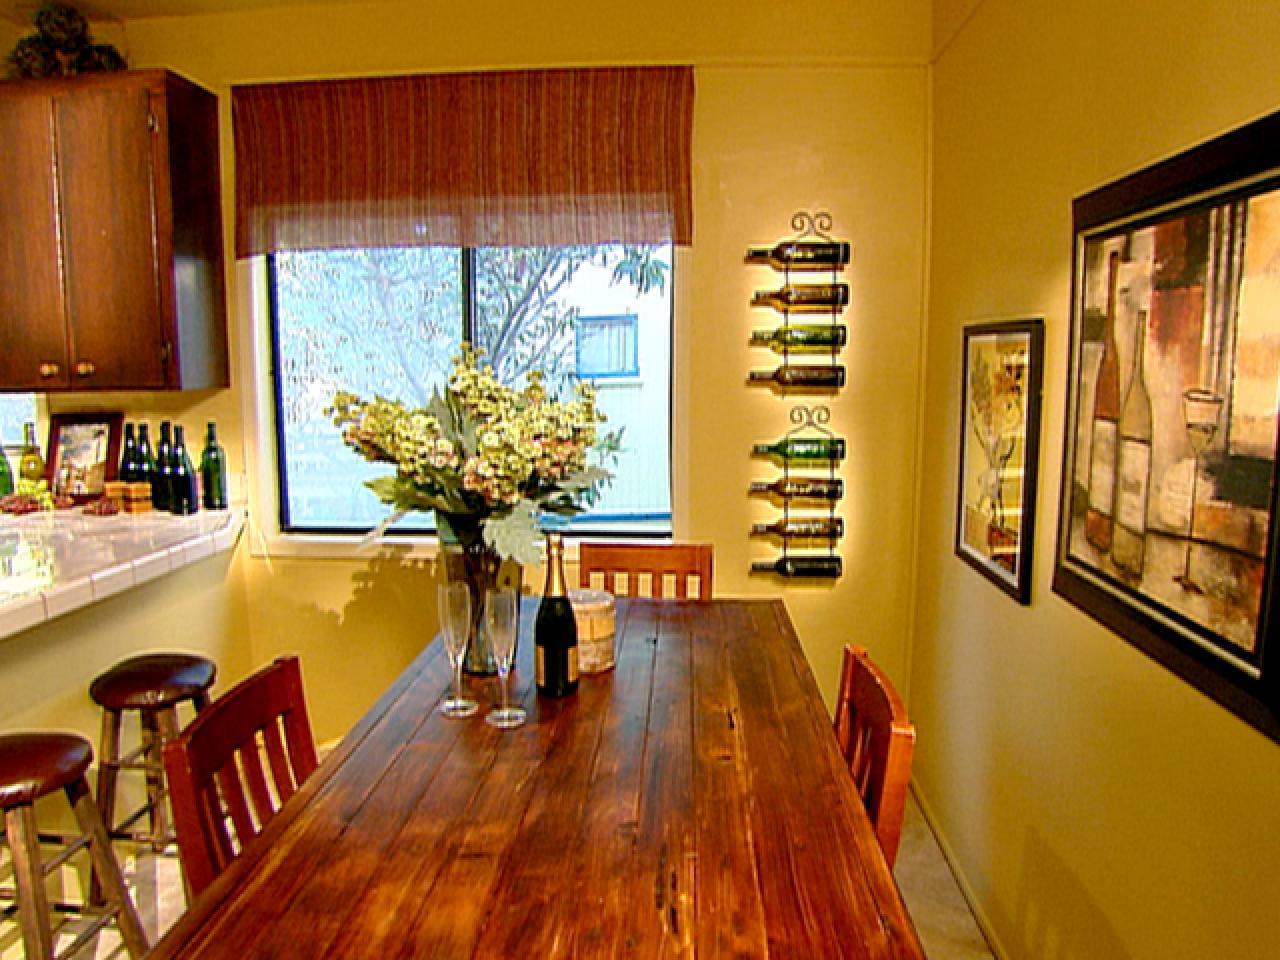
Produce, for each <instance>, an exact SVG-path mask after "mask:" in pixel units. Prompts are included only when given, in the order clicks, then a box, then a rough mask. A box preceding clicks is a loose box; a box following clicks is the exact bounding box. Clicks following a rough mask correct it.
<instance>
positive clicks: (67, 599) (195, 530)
mask: <svg viewBox="0 0 1280 960" xmlns="http://www.w3.org/2000/svg"><path fill="white" fill-rule="evenodd" d="M245 520H246V511H245V509H244V508H243V507H232V508H231V509H230V510H205V511H201V512H200V513H196V514H194V515H192V516H189V517H175V516H172V515H171V514H165V513H145V514H137V515H128V514H119V515H117V516H114V517H87V516H85V515H84V514H82V513H81V512H79V511H74V512H72V511H56V512H54V513H52V514H41V515H37V514H28V515H27V516H23V517H10V516H5V517H3V518H0V557H3V556H5V554H6V552H7V553H8V554H9V555H11V556H16V555H17V554H18V551H19V550H22V551H25V553H26V555H27V556H28V557H29V556H30V555H31V554H32V552H38V553H39V555H40V557H41V558H42V560H41V562H42V564H43V565H44V566H43V568H42V569H44V570H46V571H51V577H50V575H49V573H48V572H46V573H45V575H44V576H43V579H41V578H40V577H35V578H31V577H28V578H27V579H26V580H25V581H24V582H21V583H20V582H19V580H18V578H17V577H16V576H12V577H11V576H7V575H6V573H5V571H4V569H3V568H0V638H2V637H8V636H11V635H13V634H15V633H19V632H21V631H23V630H29V629H31V628H32V627H35V626H38V625H39V624H41V623H44V622H45V621H46V620H52V619H53V618H55V617H60V616H62V615H63V614H66V613H70V612H71V611H73V610H78V609H80V608H81V607H85V606H88V605H89V604H91V603H93V602H95V601H97V600H102V599H103V598H105V597H109V596H112V595H114V594H117V593H121V592H122V591H125V590H129V589H131V588H133V587H135V586H138V585H141V584H143V583H147V582H148V581H151V580H154V579H156V578H157V577H161V576H164V575H165V574H167V573H171V572H173V571H175V570H178V569H180V568H182V567H185V566H187V565H189V564H192V563H196V562H197V561H199V560H204V559H206V558H208V557H212V556H215V555H216V554H219V553H224V552H226V551H228V550H231V549H232V548H233V547H234V546H235V545H236V543H237V542H238V541H239V539H240V534H241V532H242V531H243V530H244V526H245Z"/></svg>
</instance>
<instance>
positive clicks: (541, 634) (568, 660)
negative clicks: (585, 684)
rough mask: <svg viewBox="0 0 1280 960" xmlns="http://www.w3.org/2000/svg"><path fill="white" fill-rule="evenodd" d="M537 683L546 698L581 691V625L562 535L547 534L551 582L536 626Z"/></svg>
mask: <svg viewBox="0 0 1280 960" xmlns="http://www.w3.org/2000/svg"><path fill="white" fill-rule="evenodd" d="M533 644H534V658H535V661H534V666H535V677H534V679H535V683H536V684H537V687H538V693H539V694H541V695H542V696H544V697H567V696H568V695H569V694H571V693H577V691H578V622H577V620H576V619H574V616H573V606H572V605H571V604H570V603H569V591H568V589H567V587H566V586H565V578H564V546H563V544H562V542H561V539H560V534H558V533H556V532H554V531H552V532H548V533H547V582H546V587H545V588H544V589H543V591H542V602H541V603H540V604H539V605H538V616H537V619H536V620H535V621H534V627H533Z"/></svg>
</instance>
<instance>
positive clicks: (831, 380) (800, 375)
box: [747, 363, 844, 387]
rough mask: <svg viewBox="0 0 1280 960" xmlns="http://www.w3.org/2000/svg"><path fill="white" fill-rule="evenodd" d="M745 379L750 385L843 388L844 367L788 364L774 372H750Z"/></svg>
mask: <svg viewBox="0 0 1280 960" xmlns="http://www.w3.org/2000/svg"><path fill="white" fill-rule="evenodd" d="M747 379H748V380H750V381H751V382H752V383H766V382H769V381H772V382H773V383H776V384H777V385H778V386H780V387H843V386H844V367H842V366H840V365H839V364H835V365H832V364H825V363H823V364H796V363H788V364H784V365H782V366H781V367H778V369H776V370H752V371H751V372H750V373H749V374H747Z"/></svg>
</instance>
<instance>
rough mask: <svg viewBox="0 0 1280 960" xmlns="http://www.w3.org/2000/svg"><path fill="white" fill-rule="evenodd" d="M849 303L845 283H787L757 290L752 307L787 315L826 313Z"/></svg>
mask: <svg viewBox="0 0 1280 960" xmlns="http://www.w3.org/2000/svg"><path fill="white" fill-rule="evenodd" d="M848 303H849V285H848V284H847V283H789V284H787V285H786V286H785V287H779V288H778V289H777V290H757V291H756V292H755V295H754V296H753V297H752V298H751V305H752V306H753V307H773V308H774V309H775V310H783V311H786V312H788V313H826V312H829V311H833V310H837V309H839V308H841V307H844V306H846V305H847V304H848Z"/></svg>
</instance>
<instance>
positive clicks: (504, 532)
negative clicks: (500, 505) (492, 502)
mask: <svg viewBox="0 0 1280 960" xmlns="http://www.w3.org/2000/svg"><path fill="white" fill-rule="evenodd" d="M541 539H542V534H541V531H540V530H539V529H538V518H537V513H536V510H535V508H534V505H533V504H532V503H530V502H529V501H528V500H521V501H520V502H519V503H518V504H516V506H515V509H513V510H512V511H511V512H510V513H508V514H506V515H505V516H494V517H490V518H489V519H488V520H487V521H485V525H484V542H485V543H487V544H488V545H489V546H491V547H493V549H495V550H497V551H498V553H499V554H500V555H501V556H503V557H507V558H509V559H511V560H514V561H515V562H516V563H522V564H534V563H538V562H539V561H540V560H541V559H542V554H541V551H540V550H539V549H538V544H539V542H540V541H541Z"/></svg>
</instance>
